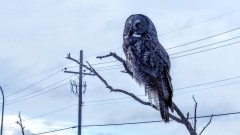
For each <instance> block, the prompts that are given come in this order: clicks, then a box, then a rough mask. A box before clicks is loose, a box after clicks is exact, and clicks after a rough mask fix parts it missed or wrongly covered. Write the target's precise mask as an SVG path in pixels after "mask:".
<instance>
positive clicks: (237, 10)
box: [85, 9, 240, 58]
mask: <svg viewBox="0 0 240 135" xmlns="http://www.w3.org/2000/svg"><path fill="white" fill-rule="evenodd" d="M239 11H240V9H236V10H232V11H230V12H227V13H224V14H221V15H218V16H215V17H211V18H208V19H206V20H203V21H200V22H197V23H194V24H191V25H188V26H184V27H182V28H177V29H175V30H171V31H168V32H165V33H162V34H159V35H158V36H159V37H161V36H164V35H167V34H170V33H173V32H176V31H180V30H184V29H187V28H190V27H192V26H195V25H198V24H201V23H205V22H208V21H211V20H214V19H217V18H220V17H223V16H226V15H229V14H232V13H235V12H239ZM118 48H120V47H117V48H113V49H110V50H106V51H102V52H99V53H95V54H93V55H90V56H87V57H85V58H89V57H93V56H96V55H98V54H101V53H104V52H108V51H112V50H115V49H118ZM169 49H170V48H169Z"/></svg>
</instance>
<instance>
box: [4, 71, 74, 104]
mask: <svg viewBox="0 0 240 135" xmlns="http://www.w3.org/2000/svg"><path fill="white" fill-rule="evenodd" d="M73 76H74V75H71V76H69V77H67V78H64V79H62V80H60V81H57V82H55V83H53V84H51V85H48V86H46V87H44V88H42V89H39V90H37V91H34V92H32V93H28V94H26V95H24V96H20V97H17V98H14V99H12V100H8V101H6V103H8V102H12V101H15V100H18V99H21V98H24V97H27V96H29V95H33V94H36V93H39V92H41V91H43V90H45V89H47V88H50V87H52V86H54V85H56V84H59V83H61V82H63V81H66V80H67V79H69V78H71V77H73Z"/></svg>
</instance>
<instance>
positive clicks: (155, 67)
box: [141, 41, 173, 110]
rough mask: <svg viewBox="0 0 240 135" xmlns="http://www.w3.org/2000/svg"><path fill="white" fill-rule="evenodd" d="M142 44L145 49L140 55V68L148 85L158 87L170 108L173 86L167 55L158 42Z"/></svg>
mask: <svg viewBox="0 0 240 135" xmlns="http://www.w3.org/2000/svg"><path fill="white" fill-rule="evenodd" d="M143 44H144V50H145V51H143V54H142V57H141V61H142V64H141V70H142V71H144V72H145V73H147V74H148V79H149V83H151V84H150V85H151V86H154V87H156V89H158V92H159V95H160V96H161V97H162V98H163V99H164V100H165V102H166V103H167V104H168V106H169V107H170V108H171V109H172V96H173V87H172V83H171V77H170V74H169V70H170V66H171V65H170V64H171V63H170V60H169V56H168V54H167V52H166V50H165V49H164V48H163V46H162V45H161V44H160V43H159V42H151V41H145V42H144V43H143ZM172 110H173V109H172Z"/></svg>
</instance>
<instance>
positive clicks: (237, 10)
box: [159, 9, 240, 36]
mask: <svg viewBox="0 0 240 135" xmlns="http://www.w3.org/2000/svg"><path fill="white" fill-rule="evenodd" d="M239 11H240V9H236V10H232V11H230V12H227V13H224V14H222V15H219V16H215V17H212V18H208V19H206V20H203V21H200V22H197V23H194V24H191V25H188V26H184V27H182V28H178V29H175V30H171V31H168V32H165V33H162V34H160V35H159V36H164V35H167V34H170V33H173V32H176V31H180V30H184V29H187V28H189V27H192V26H195V25H198V24H202V23H205V22H208V21H211V20H214V19H217V18H220V17H223V16H226V15H229V14H232V13H235V12H239Z"/></svg>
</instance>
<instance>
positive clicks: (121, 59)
mask: <svg viewBox="0 0 240 135" xmlns="http://www.w3.org/2000/svg"><path fill="white" fill-rule="evenodd" d="M107 57H113V58H115V59H116V60H118V61H119V62H121V63H122V64H123V66H124V68H125V71H122V72H123V73H127V74H129V75H130V76H131V77H133V73H132V72H131V71H130V70H129V69H128V67H127V64H126V61H125V60H123V58H121V57H119V56H118V55H117V54H116V53H113V52H110V53H109V54H107V55H103V56H97V58H99V59H103V58H107Z"/></svg>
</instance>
